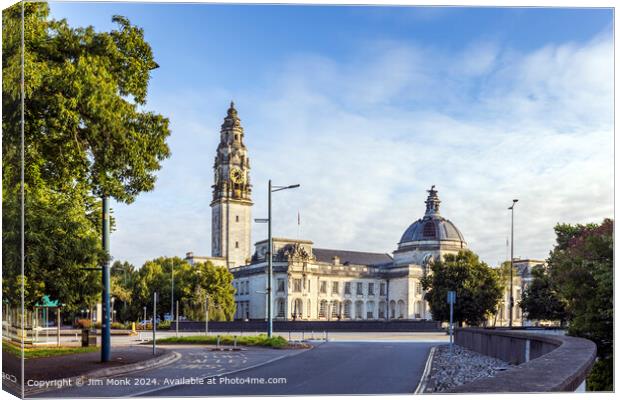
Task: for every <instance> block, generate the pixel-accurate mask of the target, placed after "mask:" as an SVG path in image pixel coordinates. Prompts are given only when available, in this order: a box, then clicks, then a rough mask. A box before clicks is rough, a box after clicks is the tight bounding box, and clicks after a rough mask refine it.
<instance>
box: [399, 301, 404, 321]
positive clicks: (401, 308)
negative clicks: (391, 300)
mask: <svg viewBox="0 0 620 400" xmlns="http://www.w3.org/2000/svg"><path fill="white" fill-rule="evenodd" d="M398 318H405V302H404V301H402V300H398Z"/></svg>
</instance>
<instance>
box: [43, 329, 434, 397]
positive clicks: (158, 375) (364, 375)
mask: <svg viewBox="0 0 620 400" xmlns="http://www.w3.org/2000/svg"><path fill="white" fill-rule="evenodd" d="M436 344H438V342H431V341H398V340H385V341H381V340H371V341H350V342H347V341H334V342H326V343H325V342H315V345H316V346H315V348H313V349H311V350H293V351H291V350H274V349H265V348H248V349H247V350H245V351H240V352H213V351H210V350H209V349H207V348H205V347H204V346H169V347H170V348H171V350H173V351H176V352H178V353H180V354H181V355H182V357H181V359H180V360H178V361H176V362H175V363H173V364H170V365H166V366H163V367H160V368H158V369H154V370H150V371H142V372H136V373H130V374H127V375H124V376H118V377H115V378H114V379H112V380H110V381H108V380H106V379H104V380H103V381H102V382H91V383H89V382H84V384H83V386H81V387H65V388H62V389H60V390H54V391H51V392H45V393H42V394H39V395H37V396H36V397H55V398H59V397H120V396H149V397H151V396H171V397H176V396H232V395H295V394H308V395H312V394H379V393H382V394H407V393H412V392H413V391H414V390H415V388H416V386H417V384H418V382H419V380H420V377H421V376H422V372H423V370H424V366H425V363H426V359H427V357H428V353H429V351H430V348H431V347H432V346H433V345H436ZM240 370H241V371H240ZM235 371H238V372H235ZM213 376H216V377H215V378H211V379H210V378H208V377H213ZM183 378H185V379H186V381H183V380H182V379H183ZM192 378H193V379H192ZM188 379H190V380H191V381H187V380H188ZM261 380H262V382H261Z"/></svg>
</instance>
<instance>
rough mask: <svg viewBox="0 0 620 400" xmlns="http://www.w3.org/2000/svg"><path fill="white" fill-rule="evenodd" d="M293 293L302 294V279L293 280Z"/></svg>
mask: <svg viewBox="0 0 620 400" xmlns="http://www.w3.org/2000/svg"><path fill="white" fill-rule="evenodd" d="M293 292H301V279H293Z"/></svg>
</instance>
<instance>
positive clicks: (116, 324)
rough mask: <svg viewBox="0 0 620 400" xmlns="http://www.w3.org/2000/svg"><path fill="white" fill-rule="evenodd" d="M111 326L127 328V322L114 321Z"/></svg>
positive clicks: (113, 327)
mask: <svg viewBox="0 0 620 400" xmlns="http://www.w3.org/2000/svg"><path fill="white" fill-rule="evenodd" d="M110 328H112V329H125V324H123V323H122V322H112V323H111V324H110Z"/></svg>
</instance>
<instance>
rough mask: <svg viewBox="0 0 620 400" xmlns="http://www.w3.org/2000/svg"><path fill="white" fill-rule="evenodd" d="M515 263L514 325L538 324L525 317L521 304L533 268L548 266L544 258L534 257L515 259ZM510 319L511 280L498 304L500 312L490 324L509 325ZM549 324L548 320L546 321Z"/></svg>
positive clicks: (513, 289)
mask: <svg viewBox="0 0 620 400" xmlns="http://www.w3.org/2000/svg"><path fill="white" fill-rule="evenodd" d="M513 265H514V268H515V274H514V275H513V281H512V293H513V298H514V308H513V315H512V325H513V326H533V325H537V324H538V322H537V321H530V320H528V319H527V318H524V315H523V311H522V310H521V307H520V306H519V302H520V301H521V298H522V295H523V292H524V291H525V290H526V289H527V288H528V287H529V285H530V283H531V281H532V269H533V268H534V267H538V266H543V267H544V266H546V265H547V264H546V262H545V261H544V260H533V259H518V258H516V259H514V261H513ZM509 319H510V280H508V282H507V283H506V289H505V290H504V293H503V295H502V299H501V300H500V303H499V304H498V312H497V314H496V315H494V316H492V317H491V318H490V319H489V321H488V324H489V325H491V326H509ZM544 323H545V324H547V323H548V322H544Z"/></svg>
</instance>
